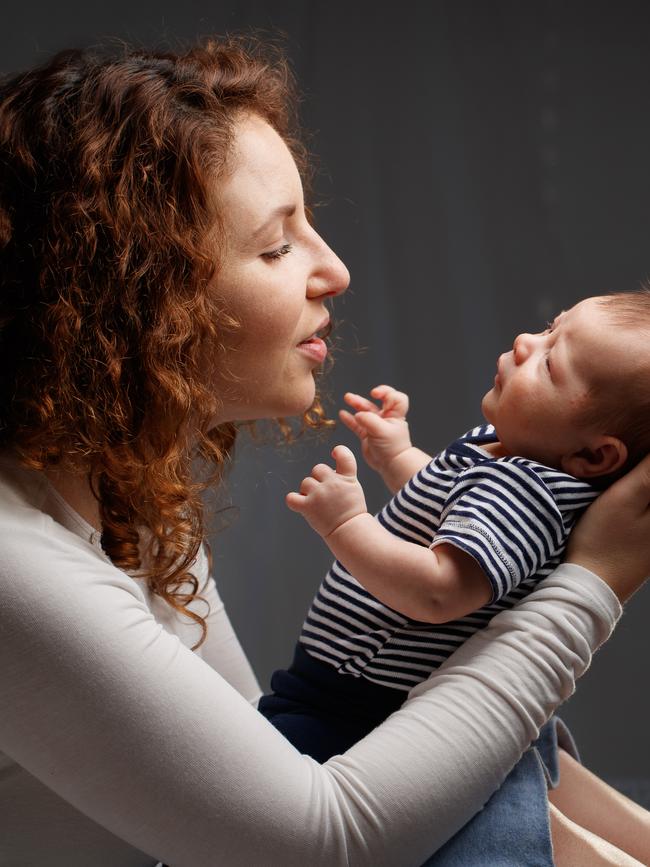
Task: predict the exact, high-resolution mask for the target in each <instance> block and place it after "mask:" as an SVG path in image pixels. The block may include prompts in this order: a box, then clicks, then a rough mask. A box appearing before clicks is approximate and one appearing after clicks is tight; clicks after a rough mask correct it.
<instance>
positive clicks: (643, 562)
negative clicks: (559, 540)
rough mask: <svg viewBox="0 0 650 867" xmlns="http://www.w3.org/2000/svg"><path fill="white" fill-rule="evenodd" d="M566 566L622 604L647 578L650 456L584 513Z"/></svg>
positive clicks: (648, 567)
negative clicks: (598, 581)
mask: <svg viewBox="0 0 650 867" xmlns="http://www.w3.org/2000/svg"><path fill="white" fill-rule="evenodd" d="M566 561H567V562H568V563H576V564H577V565H578V566H584V567H585V569H589V570H591V571H592V572H595V573H596V575H599V576H600V577H601V578H602V579H603V581H605V582H606V583H607V584H609V586H610V587H611V588H612V590H613V591H614V593H616V595H617V596H618V598H619V599H620V600H621V602H625V600H626V599H628V598H629V597H630V596H631V595H632V594H633V593H634V592H636V591H637V590H638V589H639V587H640V586H641V585H642V584H643V582H644V581H645V579H646V578H647V577H648V575H650V455H648V456H647V457H645V458H644V459H643V461H641V463H640V464H638V465H637V466H636V467H634V469H632V470H630V472H629V473H627V474H626V475H625V476H623V478H621V479H619V480H618V481H617V482H615V483H614V484H613V485H612V486H611V488H608V490H606V491H605V492H604V493H603V494H601V495H600V497H598V499H597V500H596V501H595V502H594V503H593V504H592V505H591V506H590V507H589V508H588V509H587V511H586V512H585V514H584V515H583V516H582V518H581V519H580V521H578V524H577V525H576V528H575V529H574V531H573V532H572V534H571V538H570V540H569V545H568V548H567V554H566Z"/></svg>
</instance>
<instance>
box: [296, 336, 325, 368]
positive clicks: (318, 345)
mask: <svg viewBox="0 0 650 867" xmlns="http://www.w3.org/2000/svg"><path fill="white" fill-rule="evenodd" d="M298 349H299V350H300V351H301V352H302V353H304V354H305V355H308V356H309V357H310V358H312V359H313V360H314V361H316V362H318V364H322V363H323V362H324V361H325V359H326V358H327V344H326V343H325V341H324V340H321V339H320V337H310V338H309V339H308V340H303V341H302V343H299V344H298Z"/></svg>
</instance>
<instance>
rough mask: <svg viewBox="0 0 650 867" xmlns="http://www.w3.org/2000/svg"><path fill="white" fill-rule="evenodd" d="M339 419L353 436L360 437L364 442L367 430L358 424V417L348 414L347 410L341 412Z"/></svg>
mask: <svg viewBox="0 0 650 867" xmlns="http://www.w3.org/2000/svg"><path fill="white" fill-rule="evenodd" d="M339 418H340V419H341V421H342V422H343V424H344V425H345V426H346V427H347V428H349V429H350V430H351V431H352V433H353V434H356V435H357V436H358V437H359V439H361V440H362V439H363V438H364V437H365V436H366V429H365V428H364V427H362V426H361V425H360V424H359V423H358V422H357V417H356V416H355V415H352V413H351V412H348V411H347V409H340V410H339Z"/></svg>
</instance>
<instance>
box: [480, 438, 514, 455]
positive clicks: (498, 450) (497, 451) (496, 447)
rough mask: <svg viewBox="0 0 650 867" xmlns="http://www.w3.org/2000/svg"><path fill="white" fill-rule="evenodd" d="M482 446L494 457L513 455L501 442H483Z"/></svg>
mask: <svg viewBox="0 0 650 867" xmlns="http://www.w3.org/2000/svg"><path fill="white" fill-rule="evenodd" d="M481 448H482V449H483V451H484V452H489V453H490V454H491V455H492V457H493V458H509V457H512V452H509V451H508V450H507V449H506V448H504V447H503V444H502V443H500V442H496V443H486V444H485V445H483V444H481Z"/></svg>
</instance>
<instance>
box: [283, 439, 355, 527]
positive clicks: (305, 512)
mask: <svg viewBox="0 0 650 867" xmlns="http://www.w3.org/2000/svg"><path fill="white" fill-rule="evenodd" d="M332 457H333V458H334V460H335V461H336V471H335V470H333V469H332V467H330V466H328V465H327V464H316V466H315V467H314V469H313V470H312V471H311V475H310V476H307V478H305V479H303V480H302V483H301V485H300V493H299V494H297V493H295V492H292V493H290V494H287V496H286V503H287V506H289V508H290V509H291V510H292V511H294V512H300V514H301V515H302V516H303V518H304V519H305V520H306V521H307V523H308V524H309V525H310V526H311V527H312V529H314V530H316V532H317V533H319V534H320V535H321V536H322V537H323V538H324V539H325V538H326V537H327V536H329V535H330V534H331V533H333V532H334V530H336V529H338V528H339V527H340V526H341V524H343V523H345V521H348V520H349V519H350V518H354V517H356V516H357V515H361V514H363V513H364V512H367V508H366V498H365V497H364V495H363V488H362V487H361V485H360V484H359V482H358V481H357V462H356V461H355V459H354V455H353V454H352V452H351V451H350V449H349V448H347V447H346V446H336V447H335V448H334V449H333V450H332Z"/></svg>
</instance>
